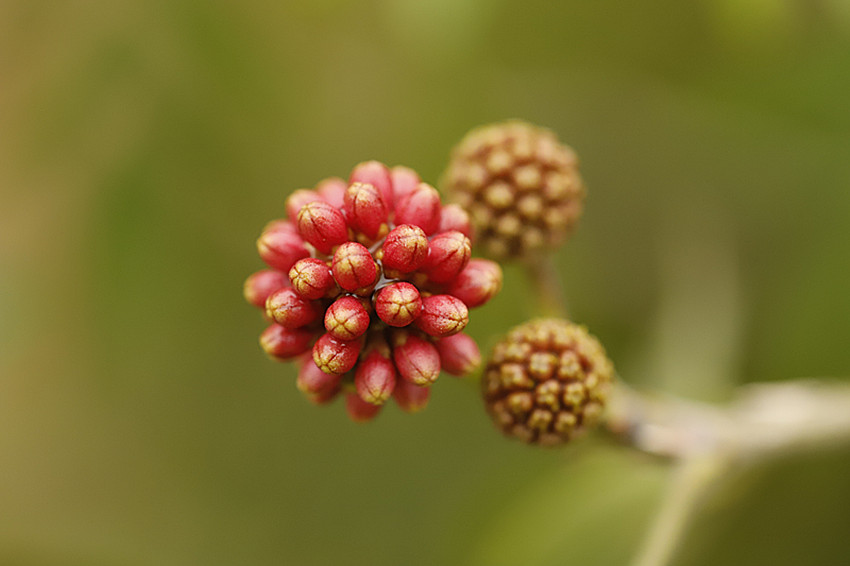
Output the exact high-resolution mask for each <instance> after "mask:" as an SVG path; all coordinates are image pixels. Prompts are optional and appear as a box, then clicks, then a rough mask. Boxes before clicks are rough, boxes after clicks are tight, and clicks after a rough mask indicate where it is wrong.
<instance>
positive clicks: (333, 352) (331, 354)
mask: <svg viewBox="0 0 850 566" xmlns="http://www.w3.org/2000/svg"><path fill="white" fill-rule="evenodd" d="M359 355H360V340H351V341H346V340H339V339H338V338H334V336H333V335H332V334H323V335H322V336H321V338H319V339H318V340H316V344H315V345H314V346H313V361H315V362H316V365H317V366H319V369H321V370H322V371H323V372H325V373H333V374H337V375H341V374H343V373H345V372H347V371H348V370H350V369H351V368H353V367H354V364H356V363H357V357H358V356H359Z"/></svg>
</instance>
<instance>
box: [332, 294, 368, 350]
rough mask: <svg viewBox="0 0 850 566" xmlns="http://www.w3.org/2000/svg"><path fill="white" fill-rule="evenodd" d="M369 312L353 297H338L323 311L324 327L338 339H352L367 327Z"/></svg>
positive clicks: (361, 333)
mask: <svg viewBox="0 0 850 566" xmlns="http://www.w3.org/2000/svg"><path fill="white" fill-rule="evenodd" d="M369 322H370V318H369V312H368V311H367V310H366V309H365V308H364V307H363V303H361V302H360V300H359V299H356V298H354V297H350V296H348V297H340V298H339V299H337V300H336V301H334V303H333V304H332V305H331V306H329V307H328V310H327V311H326V312H325V329H326V330H327V331H328V334H330V335H332V336H333V337H334V338H338V339H340V340H354V339H355V338H359V337H360V336H362V335H363V333H364V332H366V330H368V329H369Z"/></svg>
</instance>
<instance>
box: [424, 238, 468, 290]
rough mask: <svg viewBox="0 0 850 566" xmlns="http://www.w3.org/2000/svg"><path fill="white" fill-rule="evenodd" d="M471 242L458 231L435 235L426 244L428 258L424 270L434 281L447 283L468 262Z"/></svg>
mask: <svg viewBox="0 0 850 566" xmlns="http://www.w3.org/2000/svg"><path fill="white" fill-rule="evenodd" d="M471 255H472V243H471V242H470V241H469V238H467V237H466V236H464V235H463V234H462V233H460V232H456V231H452V232H443V233H442V234H438V235H437V236H435V237H434V238H433V239H432V240H431V243H430V244H429V246H428V259H427V260H426V261H425V267H424V271H425V273H427V274H428V278H429V279H431V281H434V282H435V283H447V282H449V281H451V280H452V279H454V278H455V277H457V275H458V273H460V272H461V270H463V268H464V267H466V264H467V263H469V258H470V256H471Z"/></svg>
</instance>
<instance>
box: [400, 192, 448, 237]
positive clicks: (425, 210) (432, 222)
mask: <svg viewBox="0 0 850 566" xmlns="http://www.w3.org/2000/svg"><path fill="white" fill-rule="evenodd" d="M395 223H396V225H399V224H415V225H416V226H419V227H420V228H422V230H423V231H424V232H425V234H426V235H428V236H430V235H431V234H433V233H434V232H436V231H437V228H439V226H440V193H438V192H437V189H435V188H434V187H432V186H431V185H428V184H427V183H419V185H417V186H416V188H415V189H414V190H412V191H411V192H410V193H408V194H407V196H405V197H403V198H402V199H401V201H399V202H398V203H396V207H395Z"/></svg>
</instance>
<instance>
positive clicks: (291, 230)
mask: <svg viewBox="0 0 850 566" xmlns="http://www.w3.org/2000/svg"><path fill="white" fill-rule="evenodd" d="M263 232H286V233H287V234H295V235H296V236H297V235H298V227H297V226H296V225H295V224H294V223H293V222H290V221H289V220H283V219H280V218H279V219H277V220H272V221H271V222H269V223H268V224H266V225H265V227H264V228H263ZM299 237H300V236H299Z"/></svg>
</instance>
